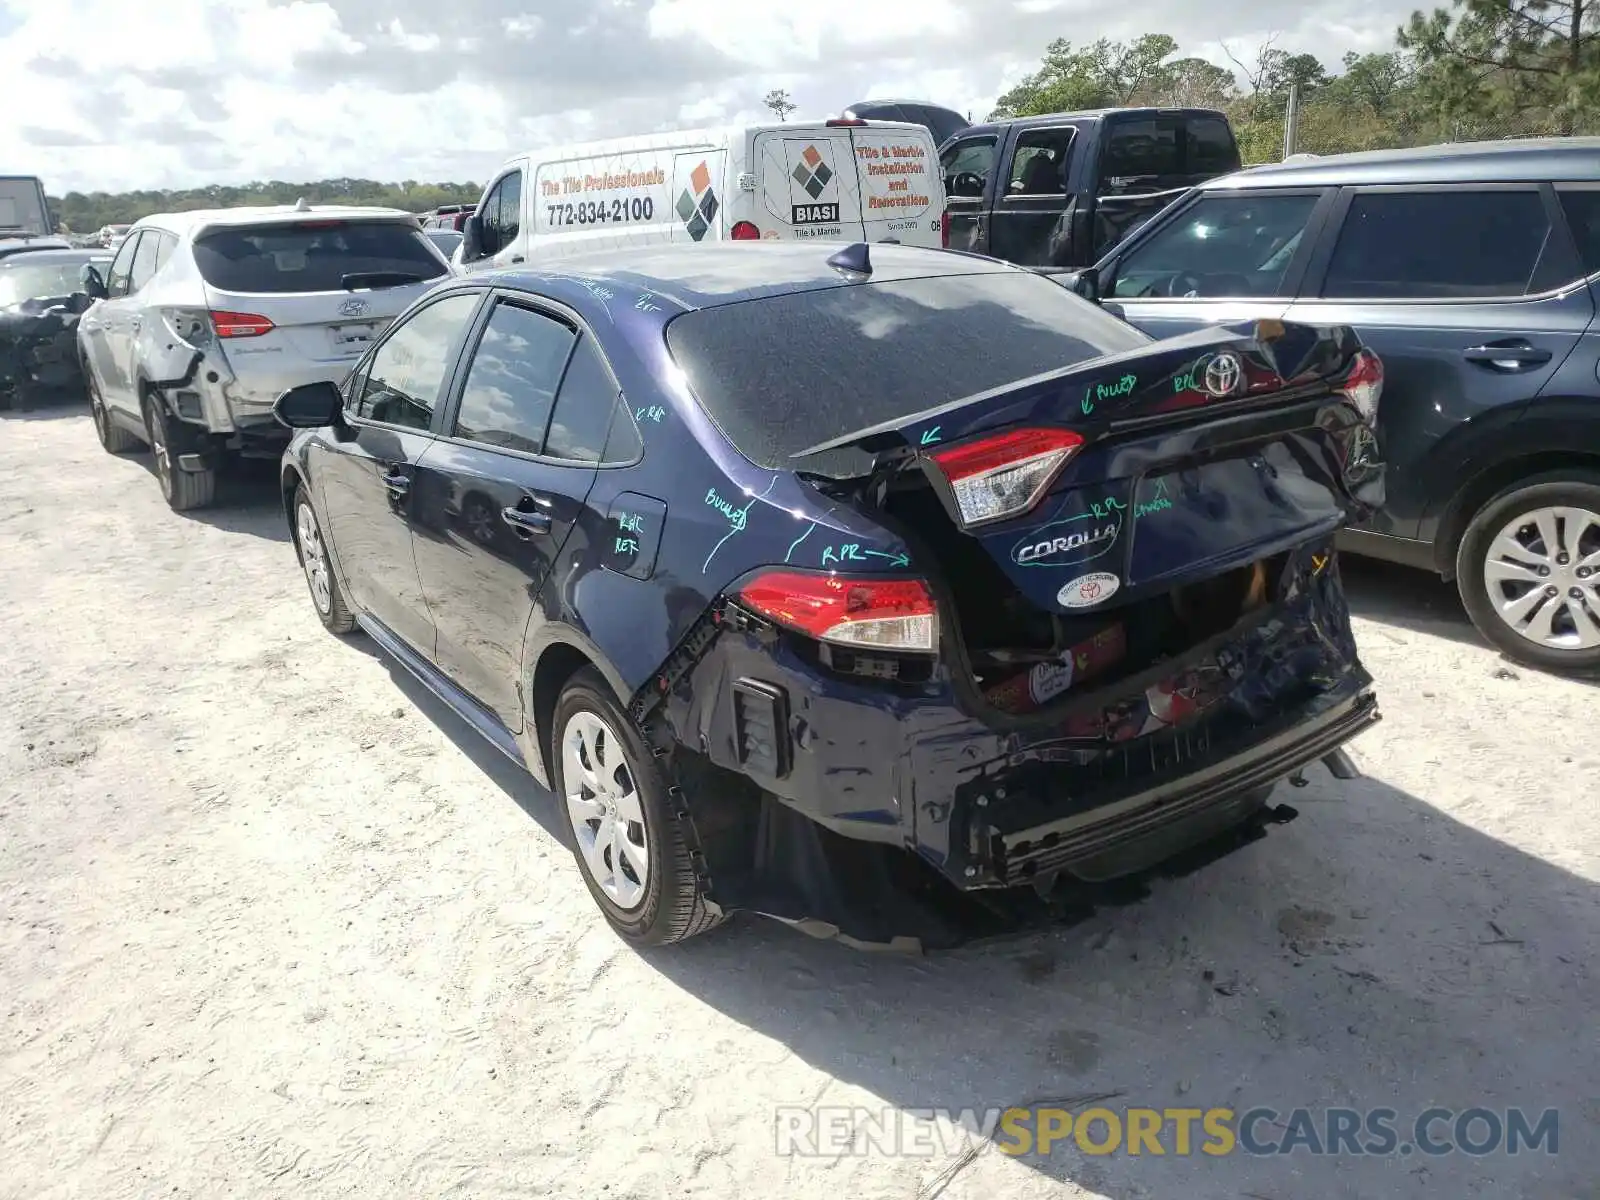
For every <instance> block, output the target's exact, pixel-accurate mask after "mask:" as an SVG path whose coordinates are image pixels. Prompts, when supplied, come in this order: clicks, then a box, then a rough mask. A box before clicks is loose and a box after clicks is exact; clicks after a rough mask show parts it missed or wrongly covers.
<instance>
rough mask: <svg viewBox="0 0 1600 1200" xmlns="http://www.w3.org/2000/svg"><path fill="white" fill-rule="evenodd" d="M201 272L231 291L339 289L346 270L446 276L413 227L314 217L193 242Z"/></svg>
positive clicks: (409, 278) (412, 277) (408, 277)
mask: <svg viewBox="0 0 1600 1200" xmlns="http://www.w3.org/2000/svg"><path fill="white" fill-rule="evenodd" d="M194 260H195V264H196V265H197V266H198V267H199V268H200V275H201V277H202V278H204V279H205V281H206V282H207V283H209V284H210V285H211V286H212V287H214V288H219V289H221V290H222V291H225V292H268V293H282V292H338V291H343V290H344V278H345V276H347V275H362V274H369V273H372V272H380V273H383V274H389V275H394V276H402V277H404V278H403V279H402V280H400V281H401V282H418V281H421V280H424V279H437V278H438V277H439V276H441V275H443V274H445V268H444V267H443V266H442V265H441V264H440V262H439V260H438V259H437V258H435V257H434V256H433V255H432V254H431V253H429V250H428V247H427V246H426V245H425V244H424V243H423V240H422V233H421V232H420V231H419V230H416V229H413V228H411V227H410V226H409V225H400V224H393V225H386V224H376V223H371V222H363V223H359V224H354V223H350V222H345V221H308V222H305V223H303V224H302V223H296V224H288V223H285V224H281V225H255V226H240V227H238V228H233V229H219V230H217V231H216V232H215V233H208V234H206V235H205V236H204V237H202V238H201V239H200V240H199V241H197V242H195V244H194Z"/></svg>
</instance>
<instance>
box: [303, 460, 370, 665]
mask: <svg viewBox="0 0 1600 1200" xmlns="http://www.w3.org/2000/svg"><path fill="white" fill-rule="evenodd" d="M294 549H295V553H296V554H297V555H299V557H300V568H301V570H303V571H304V572H305V576H306V587H307V589H308V590H309V591H310V592H311V607H312V608H314V609H316V610H317V618H318V619H319V620H320V621H321V622H322V627H323V628H324V629H326V630H327V631H328V632H329V633H338V634H346V633H349V632H350V631H351V630H353V629H354V628H355V627H356V619H355V617H354V616H353V615H352V614H351V612H350V607H349V605H347V604H346V603H345V601H344V590H343V589H342V588H341V587H340V586H339V578H338V576H337V575H335V574H334V570H333V559H332V558H331V557H329V555H328V547H327V543H326V542H324V541H323V540H322V526H321V525H319V524H318V523H317V512H316V509H314V508H312V507H311V497H309V496H307V495H306V490H305V488H303V487H297V488H295V491H294Z"/></svg>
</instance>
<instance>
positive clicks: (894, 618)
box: [738, 571, 939, 654]
mask: <svg viewBox="0 0 1600 1200" xmlns="http://www.w3.org/2000/svg"><path fill="white" fill-rule="evenodd" d="M738 600H739V603H740V604H742V605H744V607H746V608H748V609H750V610H751V611H752V612H755V613H759V614H760V615H761V616H763V617H767V618H769V619H770V620H773V621H776V622H777V623H778V624H780V625H785V626H787V627H788V628H790V629H794V630H798V631H799V632H801V633H804V634H808V635H810V636H811V637H814V638H817V639H819V640H820V641H824V642H832V643H834V644H835V645H840V646H857V647H861V648H863V649H870V650H911V651H917V652H919V653H924V654H931V653H932V652H933V651H934V650H936V649H937V648H938V645H939V629H938V616H937V613H936V610H935V608H934V603H933V594H932V593H931V592H929V591H928V585H927V584H926V583H924V582H923V581H922V580H920V579H857V578H854V577H852V576H849V575H833V574H821V573H814V572H810V571H766V572H763V573H762V574H760V575H758V576H756V578H754V579H752V580H751V581H750V582H749V583H746V584H745V585H744V586H743V587H741V588H740V589H739V592H738Z"/></svg>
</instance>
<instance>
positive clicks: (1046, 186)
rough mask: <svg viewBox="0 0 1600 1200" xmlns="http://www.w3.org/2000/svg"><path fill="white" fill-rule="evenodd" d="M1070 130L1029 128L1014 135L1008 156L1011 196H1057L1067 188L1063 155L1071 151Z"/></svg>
mask: <svg viewBox="0 0 1600 1200" xmlns="http://www.w3.org/2000/svg"><path fill="white" fill-rule="evenodd" d="M1074 132H1075V131H1074V130H1071V129H1033V130H1029V131H1028V132H1027V133H1024V134H1021V135H1019V136H1018V138H1017V151H1016V153H1015V154H1013V155H1012V156H1011V183H1010V185H1009V186H1008V187H1007V189H1006V191H1007V194H1008V195H1012V196H1060V195H1064V194H1065V193H1066V190H1067V174H1066V171H1067V156H1068V155H1069V154H1070V153H1071V151H1072V138H1073V134H1074Z"/></svg>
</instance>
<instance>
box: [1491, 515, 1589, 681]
mask: <svg viewBox="0 0 1600 1200" xmlns="http://www.w3.org/2000/svg"><path fill="white" fill-rule="evenodd" d="M1483 578H1484V585H1485V587H1486V588H1487V590H1488V593H1489V602H1490V603H1491V604H1492V605H1493V606H1494V611H1495V613H1496V615H1497V616H1498V617H1499V618H1500V620H1501V621H1503V622H1505V624H1506V626H1507V627H1508V628H1510V629H1511V630H1513V631H1514V632H1516V634H1517V635H1518V636H1520V637H1523V638H1525V639H1527V640H1528V641H1530V642H1533V643H1534V644H1535V645H1539V646H1543V647H1545V648H1546V649H1550V650H1591V649H1593V648H1595V647H1597V646H1600V513H1596V512H1592V511H1590V510H1589V509H1586V508H1573V507H1553V508H1536V509H1533V510H1532V511H1530V512H1525V513H1522V514H1520V515H1518V516H1516V517H1513V518H1512V519H1511V520H1510V521H1508V522H1506V524H1505V525H1504V526H1503V527H1502V528H1501V530H1500V532H1499V533H1498V534H1496V535H1495V537H1494V539H1493V540H1492V541H1491V542H1490V543H1489V548H1488V550H1487V552H1486V553H1485V556H1484V564H1483Z"/></svg>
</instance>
